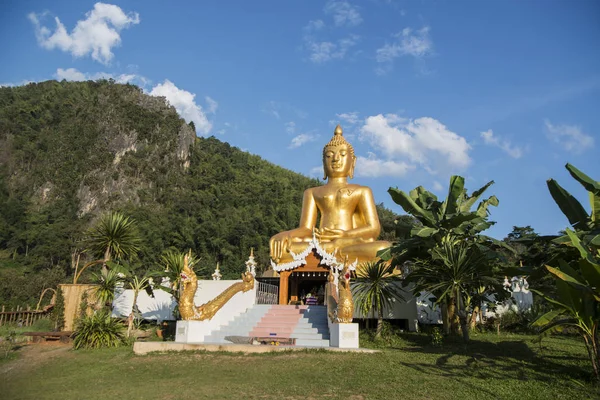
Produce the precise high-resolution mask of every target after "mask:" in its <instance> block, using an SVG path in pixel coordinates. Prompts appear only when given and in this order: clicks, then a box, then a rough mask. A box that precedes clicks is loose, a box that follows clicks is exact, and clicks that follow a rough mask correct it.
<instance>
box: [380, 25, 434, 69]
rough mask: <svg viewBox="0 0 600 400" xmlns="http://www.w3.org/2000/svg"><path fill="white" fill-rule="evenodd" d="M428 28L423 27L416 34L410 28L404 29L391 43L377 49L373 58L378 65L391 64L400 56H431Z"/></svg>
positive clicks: (431, 44)
mask: <svg viewBox="0 0 600 400" xmlns="http://www.w3.org/2000/svg"><path fill="white" fill-rule="evenodd" d="M429 30H430V29H429V27H428V26H426V27H423V28H421V29H419V30H418V31H416V32H413V30H412V29H410V28H404V29H403V30H402V32H400V33H397V34H396V35H394V37H395V39H396V40H395V41H394V42H393V43H391V44H390V43H386V44H385V45H384V46H383V47H381V48H379V49H377V51H376V54H375V57H376V59H377V61H378V62H380V63H389V62H392V61H393V60H394V59H395V58H398V57H401V56H406V55H408V56H413V57H415V58H422V57H424V56H427V55H429V54H431V52H432V51H433V42H432V41H431V38H430V36H429Z"/></svg>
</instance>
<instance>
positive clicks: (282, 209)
mask: <svg viewBox="0 0 600 400" xmlns="http://www.w3.org/2000/svg"><path fill="white" fill-rule="evenodd" d="M319 184H320V182H319V181H318V180H315V179H310V178H307V177H305V176H302V175H300V174H297V173H295V172H292V171H289V170H286V169H284V168H281V167H278V166H276V165H273V164H271V163H269V162H267V161H265V160H263V159H261V158H260V157H258V156H255V155H252V154H249V153H246V152H243V151H241V150H239V149H237V148H235V147H232V146H230V145H229V144H228V143H224V142H221V141H220V140H218V139H216V138H214V137H211V138H206V139H205V138H198V137H196V135H195V131H194V129H193V126H189V125H188V124H186V123H185V121H183V120H182V119H181V118H179V116H178V115H177V113H176V111H175V109H174V108H173V107H171V106H169V105H168V103H167V102H166V101H165V99H164V98H159V97H151V96H148V95H146V94H144V93H143V92H142V90H141V89H139V88H138V87H136V86H133V85H121V84H116V83H115V82H112V81H95V82H93V81H88V82H65V81H63V82H56V81H47V82H41V83H31V84H28V85H27V86H22V87H12V88H11V87H0V303H3V302H6V301H8V300H9V299H10V300H12V301H16V300H15V299H21V300H26V299H30V298H31V297H32V296H35V295H36V294H39V293H40V291H41V289H42V288H43V287H49V286H55V285H56V284H57V283H59V282H60V281H67V280H68V276H69V275H72V273H73V262H72V255H73V254H76V251H81V250H83V249H84V248H85V243H84V241H83V239H84V237H85V232H86V230H87V229H88V228H89V226H90V224H92V223H93V222H94V221H95V220H96V219H97V218H98V216H99V215H101V214H102V213H104V212H106V211H109V210H120V211H122V212H124V213H125V214H126V215H128V216H131V217H133V218H134V219H135V220H136V222H137V226H138V228H139V231H140V234H141V237H142V248H141V251H140V253H139V255H138V257H137V262H136V265H138V268H140V269H147V268H149V267H151V266H156V265H157V264H158V262H159V259H160V255H161V254H162V253H163V252H164V251H165V250H167V249H169V248H175V249H178V250H187V249H192V250H193V251H194V252H195V253H196V254H197V255H199V256H200V258H201V262H200V266H199V267H198V272H199V274H205V275H206V274H210V273H211V272H212V270H213V269H214V266H215V263H216V262H217V261H220V262H221V265H222V269H221V270H222V272H223V274H224V276H225V277H228V278H231V277H236V276H238V273H239V272H240V271H241V270H242V269H243V268H244V261H245V260H246V259H247V258H248V255H249V254H248V252H249V249H250V247H254V248H255V253H256V256H257V261H258V262H259V264H260V265H261V266H266V265H267V263H268V240H269V238H270V237H271V236H272V235H273V234H275V233H277V232H280V231H282V230H285V229H290V228H292V227H294V226H297V224H298V220H299V215H300V208H301V201H302V193H303V191H304V189H306V188H307V187H311V186H316V185H319ZM379 211H380V215H381V218H382V226H383V227H384V230H385V232H382V235H384V236H386V238H390V236H391V235H393V233H392V231H393V229H394V224H393V219H394V218H395V216H394V214H393V213H391V212H390V211H389V210H385V209H383V208H382V207H379ZM84 257H85V254H84Z"/></svg>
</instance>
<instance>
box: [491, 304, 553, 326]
mask: <svg viewBox="0 0 600 400" xmlns="http://www.w3.org/2000/svg"><path fill="white" fill-rule="evenodd" d="M546 311H548V306H547V305H546V304H544V303H536V304H534V305H533V306H532V307H531V308H530V309H529V310H527V311H518V310H514V309H510V310H508V311H506V312H505V313H503V314H502V315H500V317H499V318H498V320H497V321H496V323H500V329H501V330H503V331H504V332H512V333H537V330H536V329H535V328H532V327H531V324H532V322H533V321H535V320H536V319H538V318H539V317H540V316H541V315H543V314H544V313H546Z"/></svg>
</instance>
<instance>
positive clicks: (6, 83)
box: [0, 79, 35, 87]
mask: <svg viewBox="0 0 600 400" xmlns="http://www.w3.org/2000/svg"><path fill="white" fill-rule="evenodd" d="M32 82H35V81H30V80H26V79H25V80H22V81H21V82H3V83H0V87H15V86H25V85H27V84H29V83H32Z"/></svg>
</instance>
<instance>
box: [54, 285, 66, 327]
mask: <svg viewBox="0 0 600 400" xmlns="http://www.w3.org/2000/svg"><path fill="white" fill-rule="evenodd" d="M51 318H52V321H53V322H54V330H56V331H61V330H62V328H63V327H64V326H65V297H64V296H63V291H62V289H61V287H60V286H59V287H58V288H57V289H56V300H55V302H54V308H53V309H52V317H51Z"/></svg>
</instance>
